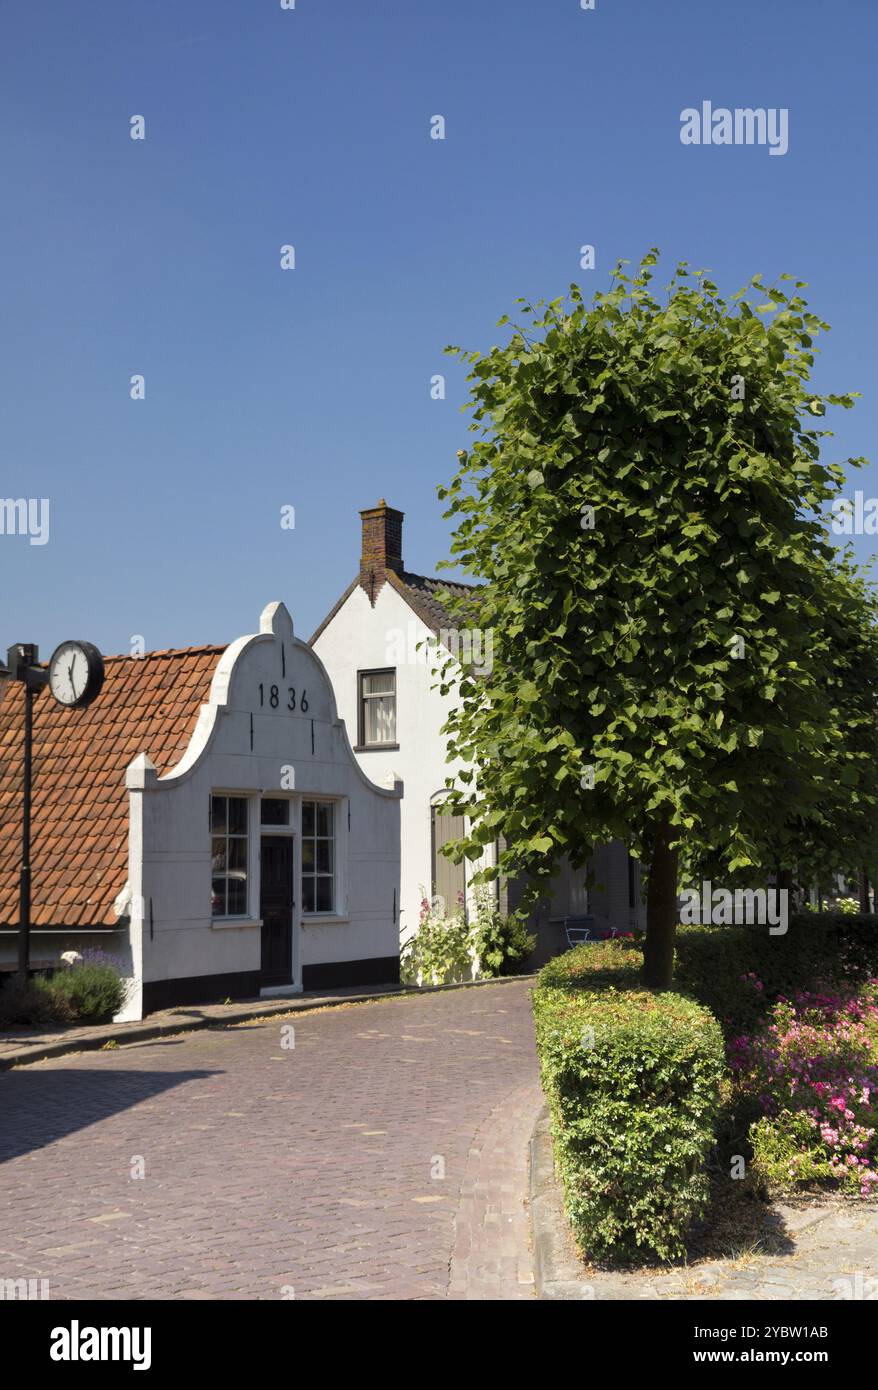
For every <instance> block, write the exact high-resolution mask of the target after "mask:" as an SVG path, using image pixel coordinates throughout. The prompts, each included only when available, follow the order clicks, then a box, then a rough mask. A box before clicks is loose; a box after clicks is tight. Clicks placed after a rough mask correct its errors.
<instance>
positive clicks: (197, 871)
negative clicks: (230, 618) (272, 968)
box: [128, 604, 401, 985]
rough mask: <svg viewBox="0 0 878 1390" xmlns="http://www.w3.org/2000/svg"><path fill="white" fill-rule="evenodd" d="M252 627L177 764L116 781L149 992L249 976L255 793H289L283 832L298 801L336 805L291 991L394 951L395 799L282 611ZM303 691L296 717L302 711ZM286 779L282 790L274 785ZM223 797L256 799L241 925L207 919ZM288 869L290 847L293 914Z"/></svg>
mask: <svg viewBox="0 0 878 1390" xmlns="http://www.w3.org/2000/svg"><path fill="white" fill-rule="evenodd" d="M260 627H261V630H260V632H259V633H258V634H255V635H253V636H250V637H244V638H239V639H238V641H237V642H234V643H233V644H232V645H231V647H229V648H228V649H227V651H226V652H225V653H224V655H223V657H222V658H221V660H220V662H219V665H218V667H217V671H216V674H215V676H214V679H213V683H212V686H211V692H210V698H209V701H208V703H207V704H205V705H203V706H202V708H201V712H200V715H199V719H198V724H197V727H196V730H195V732H194V734H193V737H192V739H191V741H190V745H189V748H188V750H187V752H186V754H185V755H184V757H183V758H182V759H181V761H180V763H179V764H178V765H177V767H176V768H174V769H173V771H172V772H171V773H169V774H168V775H167V776H165V777H161V778H159V777H157V775H156V773H155V769H154V768H152V765H151V764H150V763H149V760H148V759H147V758H145V757H140V758H138V759H136V760H135V762H134V763H133V764H132V765H131V767H130V768H129V771H128V786H129V792H130V802H131V812H130V849H129V887H130V893H131V898H132V920H131V938H132V946H133V947H134V948H135V950H136V949H137V945H138V944H139V946H140V952H141V958H142V979H143V981H144V982H147V983H149V982H152V981H159V980H170V979H179V978H186V977H190V976H200V975H217V974H226V973H229V974H231V973H239V972H244V971H258V970H259V965H260V954H261V931H260V924H259V886H260V885H259V855H258V847H259V816H258V809H257V808H258V795H259V794H260V793H262V794H267V795H287V794H290V795H291V796H292V800H293V806H294V822H293V823H294V825H295V816H296V815H297V814H298V805H299V798H300V797H301V796H303V795H304V796H306V797H307V796H317V797H328V798H333V799H337V810H336V825H337V850H338V853H339V859H340V866H341V867H340V875H339V880H338V887H339V901H338V903H337V905H336V906H337V911H336V913H335V915H334V916H332V917H325V916H323V917H313V918H307V917H306V918H304V920H303V921H302V926H301V938H300V940H299V939H298V938H297V937H296V936H295V935H294V944H295V947H296V950H295V953H294V972H295V975H296V980H297V982H298V983H299V985H300V984H301V969H302V967H303V966H308V965H315V964H323V963H329V962H338V961H355V960H356V961H361V960H367V959H373V958H384V957H392V956H395V955H397V953H398V947H399V935H398V932H399V922H398V907H399V840H400V832H399V807H400V793H401V788H398V787H397V788H396V789H395V790H393V789H386V788H379V787H376V786H374V785H372V784H371V783H370V781H369V780H368V778H366V777H365V776H364V775H363V774H362V772H361V771H360V769H359V767H358V766H357V763H356V761H355V759H354V757H353V754H352V752H351V750H350V746H349V743H348V739H347V734H346V731H345V728H344V725H343V724H342V722H341V721H340V719H339V718H338V715H337V713H336V709H335V701H334V697H333V692H332V688H331V685H330V682H329V680H328V678H327V675H326V672H325V671H324V670H323V668H322V666H321V664H320V661H319V660H318V659H317V657H316V656H315V654H314V653H313V652H312V651H311V649H310V648H309V647H308V646H307V645H306V644H305V643H303V642H301V641H299V640H298V639H296V638H294V636H293V629H292V622H291V620H290V618H289V614H288V613H287V611H286V609H285V608H284V606H283V605H282V604H272V605H269V607H268V608H266V610H265V612H264V613H263V615H262V619H261V625H260ZM260 685H261V686H262V688H263V694H262V699H261V700H260V693H259V687H260ZM272 686H276V687H277V689H278V696H279V698H278V707H277V708H276V709H272V708H271V706H270V703H269V701H270V690H271V687H272ZM290 690H295V692H296V697H295V698H296V709H295V710H289V709H288V708H287V706H288V704H289V703H291V697H290V696H289V694H288V692H289V691H290ZM303 691H306V692H307V696H306V698H307V702H308V708H307V711H303V710H302V708H301V700H302V693H303ZM289 768H292V769H293V777H294V786H295V791H294V793H289V792H288V789H287V788H285V786H284V781H285V779H287V780H288V779H289V772H288V769H289ZM376 771H377V770H376ZM223 791H225V792H229V793H239V794H248V793H249V794H251V795H252V796H253V797H254V798H256V800H255V801H254V804H253V806H252V807H251V815H250V827H251V852H250V856H249V912H248V916H247V917H246V918H245V919H243V920H232V919H226V920H223V919H217V920H213V921H212V920H211V915H210V903H211V848H210V834H209V820H208V808H209V800H210V796H211V794H212V793H216V792H223ZM348 813H349V815H350V830H349V831H348ZM269 833H271V832H269ZM296 839H297V841H298V836H297V837H296ZM299 865H300V850H299V846H298V843H297V846H296V871H295V879H294V882H295V898H296V903H297V906H296V916H297V917H298V914H299V910H300V907H301V903H300V899H301V891H300V880H299ZM150 906H151V909H152V931H151V932H150V924H149V913H150ZM395 909H396V910H397V920H396V921H395V920H394V910H395Z"/></svg>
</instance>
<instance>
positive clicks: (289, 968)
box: [259, 835, 293, 985]
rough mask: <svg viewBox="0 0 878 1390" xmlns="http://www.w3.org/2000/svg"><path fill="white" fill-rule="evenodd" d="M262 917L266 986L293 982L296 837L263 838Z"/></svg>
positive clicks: (263, 974) (260, 901) (263, 973)
mask: <svg viewBox="0 0 878 1390" xmlns="http://www.w3.org/2000/svg"><path fill="white" fill-rule="evenodd" d="M261 869H262V881H261V887H260V890H259V916H260V917H261V918H262V970H261V973H262V983H263V984H264V985H288V984H291V983H292V979H293V838H292V836H291V835H263V836H262V856H261Z"/></svg>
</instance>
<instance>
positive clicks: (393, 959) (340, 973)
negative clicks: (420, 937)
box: [302, 956, 399, 990]
mask: <svg viewBox="0 0 878 1390" xmlns="http://www.w3.org/2000/svg"><path fill="white" fill-rule="evenodd" d="M398 984H399V956H377V957H376V958H375V959H374V960H338V961H329V962H328V963H327V964H326V965H306V966H305V967H304V968H303V970H302V988H303V989H304V990H312V989H341V988H343V987H344V986H345V985H398Z"/></svg>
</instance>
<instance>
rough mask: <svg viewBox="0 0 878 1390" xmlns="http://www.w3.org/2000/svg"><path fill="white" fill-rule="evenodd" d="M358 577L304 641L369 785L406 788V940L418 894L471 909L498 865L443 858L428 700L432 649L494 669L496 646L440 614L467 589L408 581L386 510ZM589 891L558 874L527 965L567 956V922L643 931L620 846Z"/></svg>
mask: <svg viewBox="0 0 878 1390" xmlns="http://www.w3.org/2000/svg"><path fill="white" fill-rule="evenodd" d="M360 517H361V519H362V546H361V555H360V567H359V572H358V573H357V575H356V576H355V577H354V579H352V581H351V583H350V584H349V585H348V587H347V589H346V590H345V591H344V593H343V594H342V596H341V598H340V599H339V600H338V602H337V603H336V605H335V607H334V608H333V609H332V611H331V612H330V613H329V614H328V615H327V617H326V618H325V619H324V620H323V622H322V623H321V624H320V626H319V627H318V629H317V631H316V632H315V633H314V635H313V636H312V638H311V646H312V648H313V649H314V651H316V652H317V654H318V656H319V657H320V659H321V661H322V663H323V665H324V667H325V668H326V670H327V672H328V673H329V676H330V679H331V680H332V684H333V686H334V689H335V697H336V702H337V705H338V711H339V714H340V715H341V717H342V718H343V719H344V721H345V723H346V724H347V727H348V730H349V731H350V736H351V742H352V743H353V745H354V753H355V755H356V757H357V760H358V762H359V763H360V765H361V767H362V768H363V769H364V770H365V771H366V772H367V773H368V774H369V776H370V777H372V778H373V779H375V780H380V779H381V778H383V777H384V776H386V775H387V774H388V773H389V772H390V771H391V770H394V771H398V772H399V774H400V776H401V777H402V780H403V782H404V784H405V798H404V800H403V803H402V808H401V814H402V845H401V879H402V886H401V899H400V901H401V925H402V933H403V939H404V938H405V937H406V936H407V935H409V934H410V933H411V932H413V931H414V930H415V929H416V928H417V925H418V920H419V913H420V904H421V898H422V889H423V890H424V891H425V892H426V893H427V894H428V896H434V895H439V896H441V897H442V898H444V900H445V902H446V904H449V905H452V906H453V905H454V904H455V903H456V902H457V901H458V898H459V896H460V895H463V899H464V901H465V902H470V901H471V887H470V881H471V878H472V875H473V873H474V872H475V871H476V869H477V868H478V867H479V866H480V865H481V864H483V863H496V857H495V856H496V847H493V848H492V849H491V850H489V851H488V852H487V854H486V856H485V858H484V860H481V861H479V863H478V864H473V865H467V864H466V862H464V863H461V864H453V863H452V862H451V860H449V859H448V858H446V856H445V855H444V854H443V853H442V848H443V845H445V843H446V842H447V841H448V840H450V839H454V838H457V837H458V836H459V835H460V833H461V829H462V823H461V821H460V820H459V819H456V818H455V817H453V816H450V815H448V814H447V812H446V811H445V810H444V809H443V802H444V800H445V797H446V790H445V780H446V777H449V776H456V775H457V773H458V772H459V771H460V765H459V764H452V763H449V761H448V759H447V756H446V739H445V736H444V735H443V734H442V732H441V730H442V725H443V724H444V722H445V719H446V717H447V714H448V710H449V708H450V705H449V701H450V699H451V698H452V697H451V696H450V695H449V696H443V695H441V694H440V692H439V690H438V689H437V688H435V685H436V682H435V677H434V676H433V675H432V672H431V658H430V656H429V652H428V649H427V647H426V646H425V645H424V644H425V643H428V642H430V641H433V642H435V641H442V642H443V643H444V645H445V646H446V647H449V649H453V648H454V646H455V644H457V651H456V652H455V653H454V654H458V653H460V652H461V650H463V651H466V650H467V645H468V648H469V652H470V654H471V656H472V659H473V660H474V662H476V664H477V665H478V664H479V663H485V662H487V661H489V660H490V659H491V652H492V636H493V634H485V633H480V632H479V631H478V628H477V626H475V627H474V628H473V629H468V630H466V631H463V632H457V631H456V630H455V628H454V619H453V618H452V617H451V616H450V615H449V613H448V611H447V609H446V608H444V607H443V604H442V599H441V597H440V595H441V594H442V591H443V590H447V591H448V592H449V593H450V594H452V595H464V596H465V595H471V596H473V603H474V606H475V605H476V604H477V599H478V590H477V588H476V587H474V586H472V585H467V584H459V583H455V582H452V581H449V580H443V579H439V578H433V577H430V576H428V575H423V574H415V573H413V572H412V571H411V570H408V569H406V567H405V565H404V563H403V545H402V526H403V513H402V512H400V511H397V510H396V509H395V508H393V507H389V506H388V505H387V503H386V502H385V501H384V500H383V499H382V500H381V501H380V502H379V503H378V505H377V506H376V507H369V508H367V509H366V510H365V511H362V512H360ZM591 868H592V871H593V884H592V887H591V890H589V889H588V888H587V887H586V878H587V870H586V869H581V870H574V869H572V868H571V866H570V865H569V864H567V863H565V864H564V865H563V866H562V868H561V870H560V871H559V873H558V875H557V877H556V879H555V881H554V890H553V893H552V896H551V899H550V900H547V901H544V902H542V903H540V904H539V906H538V907H536V908H535V909H533V910H532V911H531V913H530V923H531V930H533V931H535V932H536V934H537V939H538V944H537V949H536V952H535V957H534V961H533V962H532V963H534V964H536V963H538V962H539V961H541V960H543V959H546V958H547V957H548V956H550V955H552V954H554V953H555V952H557V951H559V950H562V949H565V948H566V944H567V943H566V937H565V934H564V927H563V923H564V918H565V917H567V916H568V915H582V914H585V913H587V912H588V913H591V914H592V915H594V916H595V918H596V919H597V920H598V921H599V922H602V923H607V924H609V925H611V926H614V927H616V928H617V929H618V930H622V931H625V930H628V929H629V927H631V926H632V925H637V926H642V925H643V922H644V909H643V905H642V903H641V894H640V866H639V864H637V862H636V861H635V860H634V859H632V858H631V856H630V855H629V854H628V851H627V848H626V846H625V845H623V844H622V843H621V842H620V841H614V842H613V843H612V844H610V845H607V846H604V847H601V848H600V849H598V850H597V852H596V853H595V855H594V858H593V860H592V862H591ZM496 891H497V892H498V895H499V903H500V908H501V910H502V911H509V910H511V909H512V908H513V907H515V906H516V905H517V903H518V901H519V900H520V897H521V884H520V883H519V882H517V881H515V880H509V881H507V880H505V879H502V878H501V879H500V880H499V881H498V884H497V890H496Z"/></svg>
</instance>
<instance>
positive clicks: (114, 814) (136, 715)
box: [0, 647, 225, 927]
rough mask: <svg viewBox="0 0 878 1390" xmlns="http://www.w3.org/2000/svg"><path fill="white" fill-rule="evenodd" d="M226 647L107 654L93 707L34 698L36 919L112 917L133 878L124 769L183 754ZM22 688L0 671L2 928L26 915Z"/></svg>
mask: <svg viewBox="0 0 878 1390" xmlns="http://www.w3.org/2000/svg"><path fill="white" fill-rule="evenodd" d="M223 651H225V648H224V647H186V648H183V649H181V650H178V651H173V650H172V651H164V652H148V653H147V654H146V655H145V656H143V657H131V656H111V657H105V659H104V664H105V669H106V680H105V682H104V687H103V690H102V691H101V693H100V695H99V696H98V698H97V699H96V700H95V702H94V703H93V704H92V705H89V706H87V708H85V709H81V710H65V709H62V707H61V706H60V705H59V704H57V703H56V702H55V700H53V699H52V696H51V695H50V693H49V691H48V689H43V690H41V691H40V692H39V694H38V695H37V697H36V699H35V701H34V742H33V769H34V781H33V801H32V813H31V814H32V819H31V839H32V860H31V870H32V888H31V903H32V906H31V924H32V925H33V926H35V927H49V926H51V927H97V926H115V925H116V922H117V918H116V914H115V913H114V911H113V901H114V899H115V898H116V896H117V894H118V893H119V892H120V891H121V889H122V888H124V886H125V881H126V879H127V877H128V792H127V790H126V787H125V769H126V768H127V766H128V764H129V763H130V762H131V761H132V759H133V758H135V757H137V755H138V753H147V754H148V755H149V757H150V758H151V759H152V761H153V762H154V763H155V765H156V767H157V768H158V771H159V774H161V773H164V772H167V771H168V770H169V769H170V768H172V767H173V766H174V764H175V763H177V762H179V760H180V758H181V757H182V756H183V753H184V752H185V751H186V747H187V745H188V743H189V739H190V737H191V735H192V731H193V729H194V728H195V721H196V719H197V717H198V709H199V706H200V705H202V704H203V703H204V702H205V701H206V700H207V698H208V694H209V691H210V682H211V678H212V676H213V673H214V670H215V669H216V664H217V661H218V659H219V657H220V655H221V653H222V652H223ZM23 703H24V689H23V686H22V685H21V683H20V682H19V681H14V680H0V927H5V926H16V925H17V924H18V873H19V868H20V863H21V858H20V855H21V779H22V760H23V751H22V745H23V741H24V740H23V728H24V720H23Z"/></svg>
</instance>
